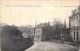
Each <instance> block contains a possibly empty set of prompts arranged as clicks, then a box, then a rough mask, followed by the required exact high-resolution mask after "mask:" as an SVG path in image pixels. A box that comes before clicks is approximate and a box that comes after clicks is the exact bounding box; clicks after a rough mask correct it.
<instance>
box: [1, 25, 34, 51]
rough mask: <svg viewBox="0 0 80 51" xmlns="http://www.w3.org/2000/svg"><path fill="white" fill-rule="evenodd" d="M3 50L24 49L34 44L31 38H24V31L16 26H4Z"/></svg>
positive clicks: (2, 34) (21, 50)
mask: <svg viewBox="0 0 80 51" xmlns="http://www.w3.org/2000/svg"><path fill="white" fill-rule="evenodd" d="M0 34H1V50H2V51H19V50H20V51H23V50H25V49H27V48H29V47H31V46H32V45H33V42H32V40H31V39H24V38H23V35H22V32H21V31H19V30H18V28H17V27H15V26H9V25H7V26H4V27H2V28H1V33H0Z"/></svg>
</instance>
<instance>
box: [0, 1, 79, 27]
mask: <svg viewBox="0 0 80 51" xmlns="http://www.w3.org/2000/svg"><path fill="white" fill-rule="evenodd" d="M78 5H79V0H1V2H0V6H1V15H0V22H1V23H6V24H9V25H12V24H14V25H17V26H22V25H24V26H25V25H33V26H34V25H35V24H39V23H45V22H50V23H51V25H52V24H54V20H55V19H57V20H60V21H62V22H64V20H66V24H67V26H68V24H69V16H71V13H72V10H74V9H76V8H77V6H78ZM36 21H37V23H36Z"/></svg>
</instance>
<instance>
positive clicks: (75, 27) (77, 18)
mask: <svg viewBox="0 0 80 51" xmlns="http://www.w3.org/2000/svg"><path fill="white" fill-rule="evenodd" d="M69 28H70V34H71V36H72V39H73V41H76V42H80V6H79V7H78V8H77V9H75V10H73V11H72V15H71V16H70V17H69Z"/></svg>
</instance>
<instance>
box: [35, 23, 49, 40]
mask: <svg viewBox="0 0 80 51" xmlns="http://www.w3.org/2000/svg"><path fill="white" fill-rule="evenodd" d="M48 26H50V22H48V23H40V24H39V25H37V26H36V28H35V36H34V40H35V41H42V40H45V38H46V37H47V34H49V30H48V29H47V30H44V29H45V27H48Z"/></svg>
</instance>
